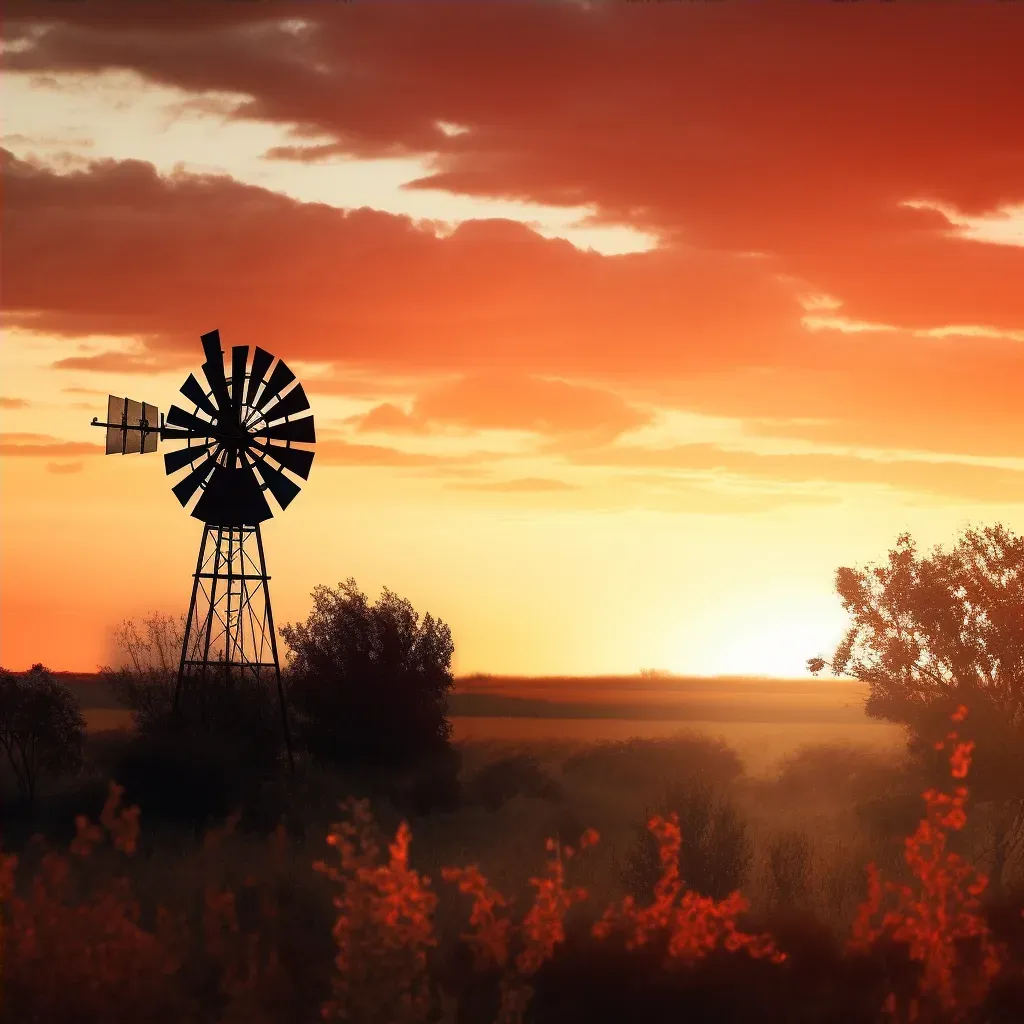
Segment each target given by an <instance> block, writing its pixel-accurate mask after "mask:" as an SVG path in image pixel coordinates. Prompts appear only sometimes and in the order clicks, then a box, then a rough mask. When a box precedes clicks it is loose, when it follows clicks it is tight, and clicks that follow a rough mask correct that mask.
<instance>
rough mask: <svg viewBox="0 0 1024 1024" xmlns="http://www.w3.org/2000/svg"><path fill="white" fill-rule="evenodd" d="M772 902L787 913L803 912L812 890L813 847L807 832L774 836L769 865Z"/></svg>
mask: <svg viewBox="0 0 1024 1024" xmlns="http://www.w3.org/2000/svg"><path fill="white" fill-rule="evenodd" d="M765 870H766V874H767V889H768V900H769V903H770V904H771V906H773V907H776V908H779V909H783V910H790V911H792V910H799V909H802V908H803V907H804V906H805V905H806V902H807V897H808V892H809V889H810V873H811V844H810V843H809V842H808V839H807V836H806V835H805V834H804V833H803V832H798V831H795V830H787V831H784V832H781V833H780V834H778V835H776V836H773V837H772V839H771V841H770V842H769V844H768V857H767V860H766V864H765Z"/></svg>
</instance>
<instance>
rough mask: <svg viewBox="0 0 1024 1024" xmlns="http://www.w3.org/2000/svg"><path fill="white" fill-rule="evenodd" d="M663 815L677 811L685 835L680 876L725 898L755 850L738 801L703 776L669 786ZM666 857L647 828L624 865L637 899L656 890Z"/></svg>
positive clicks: (693, 887) (706, 893)
mask: <svg viewBox="0 0 1024 1024" xmlns="http://www.w3.org/2000/svg"><path fill="white" fill-rule="evenodd" d="M660 815H661V816H667V815H674V820H676V821H677V822H678V823H679V825H680V827H681V828H682V830H683V834H684V835H685V836H686V837H687V842H686V844H685V845H684V846H683V847H682V851H681V854H680V866H681V869H682V873H683V875H682V877H683V879H684V880H685V882H686V884H687V886H688V887H689V888H690V889H691V890H693V891H694V892H696V893H699V894H701V895H703V896H709V897H711V898H713V899H716V900H722V899H725V898H726V897H727V896H728V895H729V894H730V893H732V892H735V891H736V890H737V889H739V887H740V886H741V885H742V884H743V880H744V878H745V877H746V874H747V871H748V869H749V867H750V861H751V858H752V856H753V850H752V846H751V843H750V840H749V838H748V837H747V832H746V825H745V823H744V822H743V820H742V819H741V818H740V816H739V813H738V812H737V810H736V807H735V806H734V805H733V804H732V802H731V801H730V800H728V799H727V798H726V797H725V796H724V795H723V794H722V793H720V792H719V791H718V790H716V789H715V787H713V786H711V785H710V784H708V783H707V782H706V781H704V780H702V779H699V778H697V779H690V780H688V781H686V782H682V783H677V784H675V785H673V786H671V787H670V788H669V790H668V792H667V793H666V794H665V797H664V798H663V800H662V806H661V809H660ZM661 874H662V860H661V855H660V852H659V846H658V842H657V837H656V834H654V833H653V832H652V831H651V830H649V829H647V828H644V829H642V830H640V834H639V835H638V836H637V840H636V843H635V844H634V846H633V849H632V851H631V852H630V855H629V857H628V859H627V861H626V864H625V866H624V868H623V870H622V880H623V882H624V884H625V885H626V888H627V890H628V892H629V893H630V895H631V896H632V898H633V899H635V900H637V901H639V902H642V903H646V902H648V901H649V900H650V899H652V898H653V897H654V896H655V894H656V891H657V883H658V879H659V878H660V877H661Z"/></svg>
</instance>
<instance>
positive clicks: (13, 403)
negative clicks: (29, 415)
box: [0, 396, 31, 409]
mask: <svg viewBox="0 0 1024 1024" xmlns="http://www.w3.org/2000/svg"><path fill="white" fill-rule="evenodd" d="M30 404H31V403H30V402H28V401H26V400H25V399H24V398H4V397H3V396H0V409H27V408H28V407H29V405H30Z"/></svg>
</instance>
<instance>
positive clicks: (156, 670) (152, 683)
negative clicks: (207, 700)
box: [100, 612, 185, 731]
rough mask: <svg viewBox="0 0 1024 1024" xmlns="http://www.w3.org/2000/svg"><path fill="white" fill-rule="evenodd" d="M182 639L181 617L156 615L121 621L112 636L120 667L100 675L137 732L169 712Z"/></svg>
mask: <svg viewBox="0 0 1024 1024" xmlns="http://www.w3.org/2000/svg"><path fill="white" fill-rule="evenodd" d="M184 636H185V616H184V615H178V616H174V615H164V614H161V613H160V612H154V613H153V614H152V615H150V616H149V617H148V618H145V619H143V620H142V621H141V623H137V622H135V621H134V620H131V619H125V621H124V622H122V623H121V625H120V627H119V628H118V630H117V632H116V633H115V634H114V643H115V645H116V647H117V650H118V652H119V655H120V660H121V664H120V665H119V666H118V667H117V668H110V667H106V668H104V669H102V671H101V672H100V675H101V677H102V678H103V680H104V681H105V682H106V683H107V685H108V686H109V687H110V689H111V691H112V692H113V694H114V697H115V698H116V699H117V700H118V701H119V702H120V703H121V704H123V705H124V706H125V707H126V708H130V709H131V711H132V716H133V718H134V719H135V727H136V728H137V729H139V730H141V731H145V730H146V728H147V727H148V726H150V725H151V724H153V723H155V722H158V721H161V720H162V719H164V718H165V717H166V716H167V715H168V714H169V713H170V711H171V707H172V706H173V704H174V687H175V684H176V682H177V677H178V662H179V659H180V657H181V644H182V640H183V639H184Z"/></svg>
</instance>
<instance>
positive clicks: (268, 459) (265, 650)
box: [92, 330, 316, 762]
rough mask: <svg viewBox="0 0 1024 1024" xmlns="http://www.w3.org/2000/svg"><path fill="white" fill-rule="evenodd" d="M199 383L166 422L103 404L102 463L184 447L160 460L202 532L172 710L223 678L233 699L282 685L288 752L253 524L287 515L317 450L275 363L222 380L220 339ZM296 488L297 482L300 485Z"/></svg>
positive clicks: (302, 407) (299, 398) (146, 410)
mask: <svg viewBox="0 0 1024 1024" xmlns="http://www.w3.org/2000/svg"><path fill="white" fill-rule="evenodd" d="M201 340H202V344H203V352H204V355H205V362H204V363H203V364H202V366H201V367H200V370H201V372H202V375H203V380H204V382H202V383H201V382H200V380H199V379H198V378H197V377H196V376H195V374H191V373H190V374H189V376H188V378H187V380H186V381H185V383H184V384H182V386H181V388H180V389H179V390H180V392H181V394H182V395H184V397H185V398H186V399H187V400H188V404H190V405H191V406H192V411H191V412H190V411H188V409H184V408H179V407H178V406H176V405H171V406H170V408H169V409H168V411H167V415H166V418H165V417H164V415H163V414H162V413H160V412H159V410H158V409H157V407H156V406H154V405H149V404H148V403H146V402H136V401H134V400H132V399H126V398H119V397H116V396H114V395H110V396H109V397H108V400H107V419H106V421H105V422H102V423H101V422H100V421H99V419H98V418H97V417H93V420H92V425H93V426H96V427H101V428H103V429H105V430H106V454H107V455H118V454H119V455H127V454H134V453H138V454H147V453H151V452H155V451H156V450H157V445H158V442H160V441H176V442H184V447H179V448H177V449H175V450H172V451H168V452H166V453H165V454H164V469H165V472H166V473H167V475H168V476H173V475H175V474H177V473H181V472H182V471H184V470H187V472H185V473H184V475H183V476H182V477H181V478H180V479H179V480H178V482H177V483H176V484H174V485H173V486H172V488H171V491H172V493H173V494H174V496H175V497H176V498H177V499H178V502H179V504H180V505H181V506H182V507H183V508H187V507H188V506H189V504H190V503H191V502H192V500H193V499H195V498H196V497H197V495H198V500H196V501H195V504H194V506H193V507H192V510H191V513H190V514H191V515H192V516H193V518H195V519H199V520H201V521H202V523H203V536H202V540H201V542H200V546H199V558H198V560H197V562H196V571H195V572H194V573H193V585H192V598H191V601H190V603H189V611H188V617H187V620H186V621H187V625H186V630H185V637H184V641H183V643H182V650H181V661H180V665H179V669H178V679H177V685H176V687H175V696H174V710H175V713H176V714H183V713H184V711H185V709H186V706H189V707H191V708H192V709H193V710H195V709H198V712H199V716H200V718H203V717H205V709H206V708H207V705H208V698H209V696H210V685H211V684H212V683H213V682H214V680H216V679H218V678H220V679H222V680H223V682H224V683H225V684H227V686H228V688H232V687H233V686H234V685H235V684H236V682H237V681H238V680H239V679H244V678H246V677H249V678H255V679H256V680H259V679H260V678H261V673H262V672H263V671H264V670H270V671H272V672H273V675H274V676H275V678H276V681H277V690H278V697H279V701H280V707H281V721H282V724H283V726H284V733H285V742H286V745H287V748H288V756H289V762H291V741H290V737H289V732H288V720H287V714H286V711H285V701H284V690H283V687H282V683H281V668H280V660H279V657H278V650H277V636H276V630H275V628H274V618H273V610H272V608H271V604H270V589H269V586H268V583H269V580H270V577H269V576H268V575H267V568H266V559H265V556H264V550H263V538H262V536H261V533H260V523H262V522H265V521H266V520H268V519H271V518H272V517H273V515H274V512H273V509H272V507H271V505H270V502H269V501H268V500H267V496H268V494H269V495H270V496H271V497H272V498H273V499H274V501H275V503H276V504H277V506H278V507H279V508H280V509H281V510H282V511H283V510H284V509H286V508H288V506H289V505H290V504H291V503H292V501H293V500H294V499H295V497H296V496H297V495H298V493H299V491H300V490H301V487H302V484H301V483H300V482H299V481H305V480H306V479H308V477H309V472H310V468H311V466H312V464H313V451H312V446H313V445H314V444H315V443H316V431H315V428H314V423H313V416H312V414H311V413H310V414H309V415H306V414H307V413H309V409H310V405H309V399H308V398H307V397H306V393H305V390H304V389H303V387H302V385H301V384H300V383H298V381H297V380H296V377H295V374H294V373H293V372H292V370H291V369H290V368H289V367H288V366H287V364H286V363H285V362H284V361H283V360H281V359H276V358H275V357H274V356H273V355H272V354H271V353H270V352H268V351H266V350H265V349H262V348H259V347H256V348H255V349H254V351H253V353H252V357H251V359H250V354H249V346H248V345H236V346H234V347H233V348H232V349H231V371H230V376H229V375H228V374H227V373H225V366H224V352H223V350H222V349H221V342H220V332H219V331H216V330H214V331H210V332H209V333H207V334H204V335H202V338H201ZM295 478H298V479H295Z"/></svg>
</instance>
